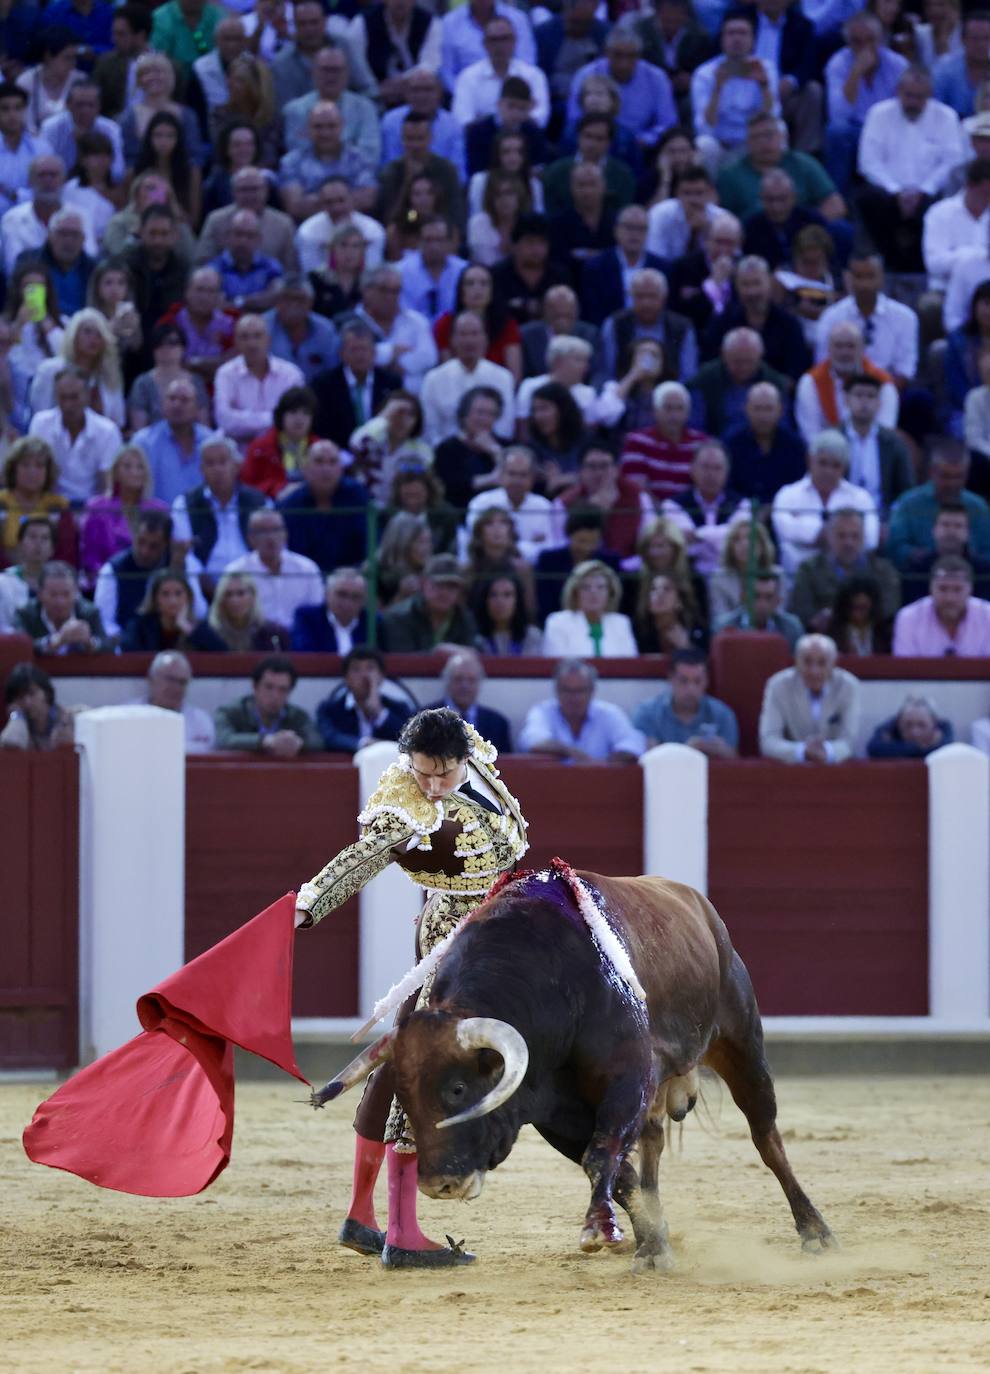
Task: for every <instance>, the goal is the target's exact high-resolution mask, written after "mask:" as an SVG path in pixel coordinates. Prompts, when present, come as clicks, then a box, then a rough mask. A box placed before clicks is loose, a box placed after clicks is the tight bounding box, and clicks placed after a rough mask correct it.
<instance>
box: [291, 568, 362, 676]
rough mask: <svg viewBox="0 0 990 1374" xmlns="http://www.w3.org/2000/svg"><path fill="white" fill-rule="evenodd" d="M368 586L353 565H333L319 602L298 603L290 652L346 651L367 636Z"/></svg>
mask: <svg viewBox="0 0 990 1374" xmlns="http://www.w3.org/2000/svg"><path fill="white" fill-rule="evenodd" d="M367 600H368V588H367V584H366V583H365V580H364V577H363V576H362V574H361V573H360V572H358V570H357V568H335V569H334V571H333V572H332V573H330V575H329V576H328V577H327V582H326V595H325V597H324V600H323V602H322V604H321V605H318V606H300V607H299V609H298V610H297V611H296V615H295V619H294V620H293V622H292V650H293V653H320V654H342V655H343V654H349V653H350V652H351V650H352V649H353V648H354V647H355V645H357V644H363V643H364V642H365V641H366V640H367V638H368V616H367V611H366V603H367Z"/></svg>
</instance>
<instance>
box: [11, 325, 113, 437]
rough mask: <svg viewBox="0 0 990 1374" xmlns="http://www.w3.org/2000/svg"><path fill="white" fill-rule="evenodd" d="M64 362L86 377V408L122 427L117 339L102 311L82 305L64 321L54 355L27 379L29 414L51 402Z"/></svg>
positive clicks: (51, 404) (52, 401)
mask: <svg viewBox="0 0 990 1374" xmlns="http://www.w3.org/2000/svg"><path fill="white" fill-rule="evenodd" d="M66 364H68V365H69V366H70V367H76V368H78V369H79V371H80V372H81V373H82V374H83V375H84V376H85V377H86V379H87V381H88V383H89V388H88V394H87V397H86V404H87V406H88V407H89V408H90V410H95V411H96V412H97V414H98V415H104V416H106V418H107V419H108V420H113V422H114V424H115V425H117V427H118V428H119V429H123V428H124V425H125V423H126V414H125V410H124V384H123V381H122V379H121V374H120V358H119V356H118V352H117V339H116V336H115V335H114V332H113V330H112V329H111V328H110V325H109V324H108V322H107V318H106V316H105V315H104V314H103V312H102V311H100V310H94V309H93V307H92V306H86V307H85V308H84V309H83V310H77V311H76V313H75V314H74V315H73V316H72V318H71V319H70V321H69V323H68V324H67V325H66V328H65V333H64V334H63V336H62V342H61V343H60V344H59V349H58V356H57V357H55V358H48V359H46V360H45V362H43V363H42V364H41V366H40V367H39V368H38V371H37V373H36V374H35V378H34V381H33V382H32V383H31V392H30V396H29V403H30V406H31V413H32V414H33V415H36V414H37V413H38V411H39V410H50V409H51V408H52V406H53V405H54V404H55V399H54V397H55V378H56V377H57V376H58V374H59V373H60V372H62V371H64V369H65V367H66Z"/></svg>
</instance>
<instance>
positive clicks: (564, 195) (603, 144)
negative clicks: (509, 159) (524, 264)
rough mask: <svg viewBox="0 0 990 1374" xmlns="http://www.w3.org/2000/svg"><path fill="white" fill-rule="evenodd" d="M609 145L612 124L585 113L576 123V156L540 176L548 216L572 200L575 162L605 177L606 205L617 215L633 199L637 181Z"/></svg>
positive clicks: (605, 117)
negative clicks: (594, 168) (595, 168)
mask: <svg viewBox="0 0 990 1374" xmlns="http://www.w3.org/2000/svg"><path fill="white" fill-rule="evenodd" d="M611 144H612V121H611V119H610V118H609V116H608V115H606V114H594V113H591V114H585V115H582V116H581V118H580V119H579V120H578V124H577V153H576V155H574V156H573V157H561V158H558V159H557V160H556V162H551V164H550V166H549V167H547V169H546V170H545V171H544V173H543V194H544V197H545V200H546V211H547V214H548V215H557V214H560V213H561V212H562V211H564V210H566V209H568V208H569V207H570V206H571V205H572V204H573V201H572V199H571V171H572V170H573V168H574V164H575V163H576V162H588V163H591V164H592V166H595V167H597V168H598V169H599V170H600V171H601V174H602V176H603V177H604V178H605V203H606V205H607V206H608V208H609V209H610V210H611V211H612V212H613V213H614V214H618V212H619V211H620V210H622V209H623V208H624V207H625V206H627V205H630V204H631V203H632V202H633V201H634V200H635V198H636V182H635V179H634V178H633V174H632V172H631V171H630V170H629V167H628V165H627V164H626V163H625V162H620V160H619V159H618V158H617V157H613V156H612V154H611V153H610V152H609V149H610V147H611Z"/></svg>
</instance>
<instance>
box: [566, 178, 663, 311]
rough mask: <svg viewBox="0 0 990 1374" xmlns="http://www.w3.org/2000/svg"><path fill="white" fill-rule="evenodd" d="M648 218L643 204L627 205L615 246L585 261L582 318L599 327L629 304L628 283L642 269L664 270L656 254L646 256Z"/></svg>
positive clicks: (582, 285)
mask: <svg viewBox="0 0 990 1374" xmlns="http://www.w3.org/2000/svg"><path fill="white" fill-rule="evenodd" d="M648 224H649V217H648V215H647V213H646V211H645V210H644V209H643V207H642V205H627V206H626V208H625V209H624V210H623V211H622V212H621V213H620V215H619V217H618V219H617V220H616V221H615V247H614V248H606V250H605V252H604V253H598V254H597V255H596V256H595V257H593V258H588V259H587V261H586V262H585V264H584V271H583V272H582V274H581V292H580V297H581V318H582V319H583V320H585V321H587V323H588V324H595V325H600V324H602V323H603V321H605V320H607V319H608V317H609V315H612V314H614V313H615V311H616V310H626V309H628V308H629V305H630V304H631V301H630V298H629V281H630V278H631V277H632V274H633V273H634V272H638V271H639V270H640V268H642V267H655V268H656V269H657V271H658V272H662V271H664V269H665V267H666V264H665V263H664V261H663V259H662V258H658V257H657V255H656V253H647V252H646V251H645V245H646V231H647V227H648Z"/></svg>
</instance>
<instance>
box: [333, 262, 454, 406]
mask: <svg viewBox="0 0 990 1374" xmlns="http://www.w3.org/2000/svg"><path fill="white" fill-rule="evenodd" d="M401 297H402V275H401V273H400V272H399V270H398V268H397V267H393V266H390V265H383V266H380V267H373V268H372V269H371V270H370V271H369V272H366V273H365V275H364V278H363V279H362V282H361V304H360V305H359V306H358V307H357V309H356V310H355V311H354V314H353V316H351V317H349V318H353V319H356V320H362V321H363V322H364V323H365V324H366V325H367V326H368V328H369V329H370V330H371V332H372V333H373V334H374V336H375V366H376V367H381V368H385V369H386V370H387V371H389V372H395V373H398V374H399V375H400V376H401V377H402V382H403V385H404V386H405V388H406V390H407V391H411V392H412V393H413V395H414V396H418V395H419V391H420V388H421V387H422V385H423V378H424V377H425V376H426V374H427V372H429V370H430V368H431V367H436V365H437V358H438V354H437V345H436V341H435V340H434V338H433V330H432V329H431V328H430V322H429V320H428V319H427V318H426V316H425V315H422V314H420V312H419V311H418V310H412V309H409V308H408V307H404V306H403V304H402V300H401Z"/></svg>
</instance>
